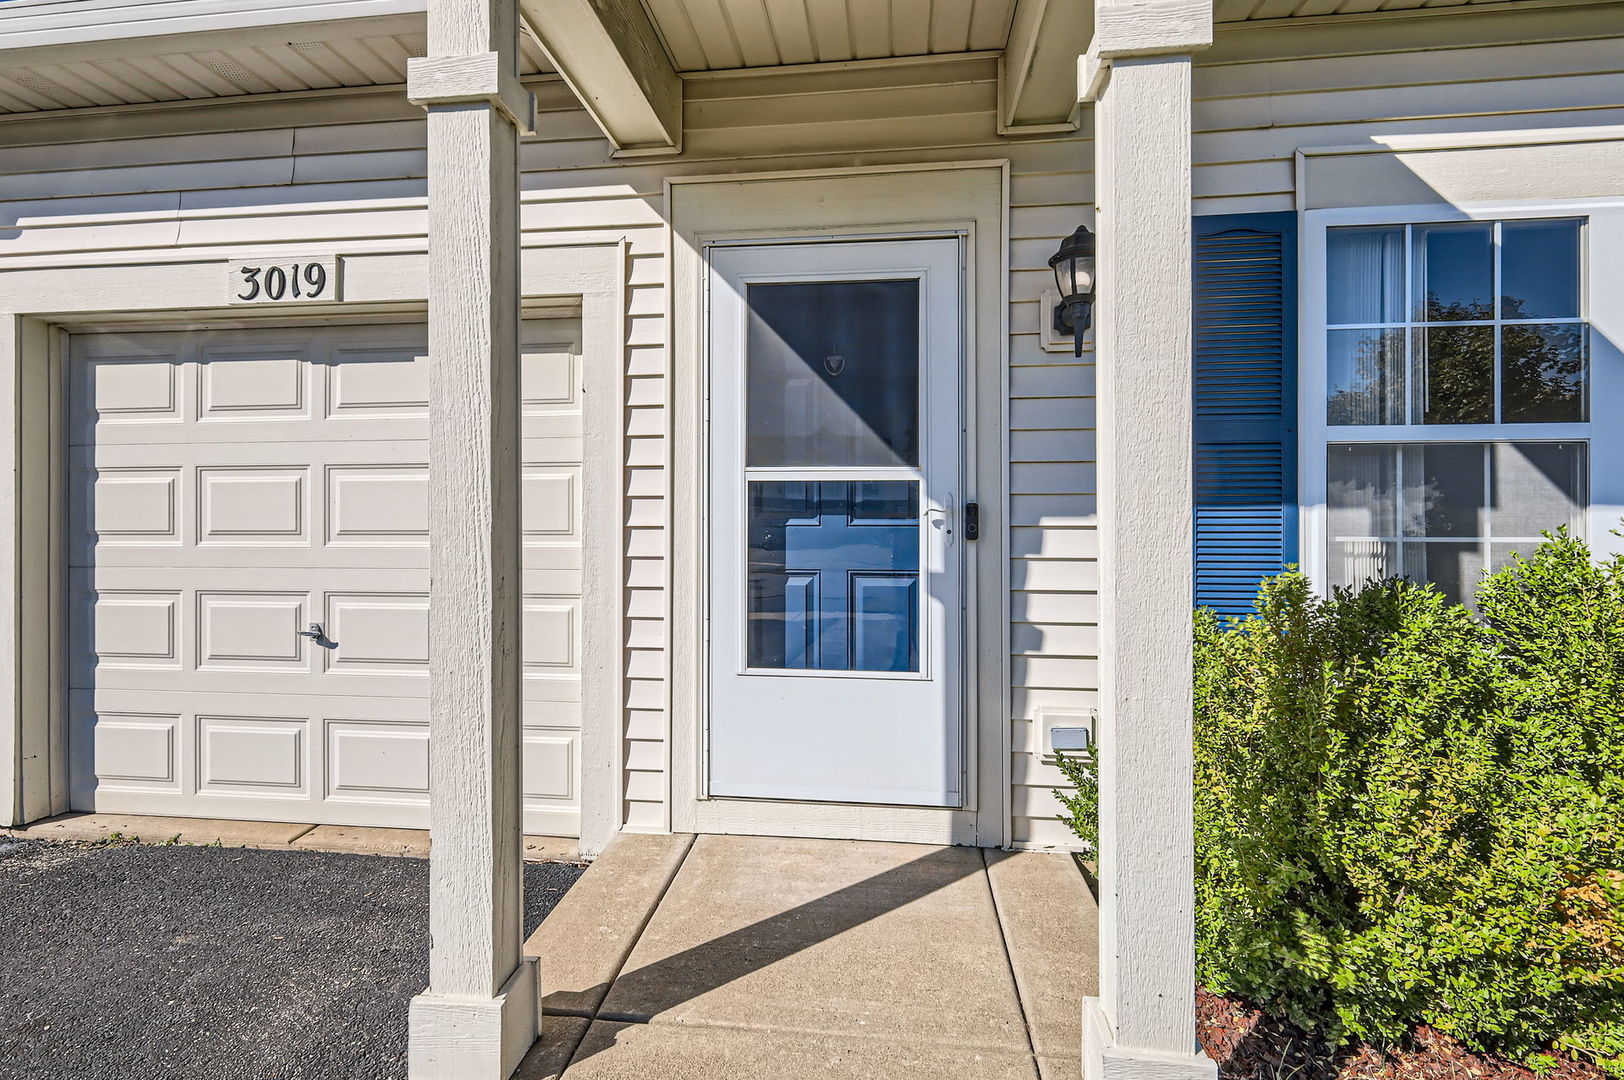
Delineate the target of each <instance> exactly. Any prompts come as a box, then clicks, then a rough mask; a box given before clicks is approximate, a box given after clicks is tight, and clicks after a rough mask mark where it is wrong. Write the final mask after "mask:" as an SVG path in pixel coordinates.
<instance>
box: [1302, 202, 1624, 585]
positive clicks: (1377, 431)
mask: <svg viewBox="0 0 1624 1080" xmlns="http://www.w3.org/2000/svg"><path fill="white" fill-rule="evenodd" d="M1555 217H1583V218H1587V219H1588V224H1587V226H1586V228H1585V231H1584V236H1583V243H1582V246H1581V249H1580V250H1581V256H1580V258H1581V267H1580V306H1579V310H1580V314H1581V316H1582V317H1583V318H1584V319H1585V321H1586V322H1587V323H1588V324H1589V326H1590V388H1589V395H1590V421H1589V422H1588V423H1563V424H1361V425H1340V424H1339V425H1336V426H1332V425H1330V424H1328V423H1327V422H1326V390H1327V383H1328V373H1327V357H1326V340H1327V335H1326V328H1327V324H1326V299H1325V293H1326V277H1327V267H1326V250H1325V249H1326V244H1325V239H1326V231H1327V230H1328V229H1332V228H1337V227H1341V226H1349V225H1420V224H1434V223H1444V222H1458V221H1510V220H1517V219H1528V218H1555ZM1300 224H1301V229H1300V236H1301V241H1300V248H1299V252H1298V254H1299V256H1300V264H1299V265H1300V267H1301V269H1300V272H1299V274H1298V285H1299V290H1298V296H1299V297H1300V300H1299V305H1300V307H1299V315H1300V319H1299V321H1298V349H1297V356H1298V372H1297V375H1298V378H1297V395H1298V396H1297V421H1298V426H1297V432H1298V436H1297V438H1298V445H1297V461H1298V470H1297V475H1298V492H1297V495H1298V507H1299V511H1298V513H1299V526H1300V530H1299V533H1298V535H1299V537H1300V538H1301V540H1300V543H1301V550H1300V551H1299V563H1300V566H1301V568H1302V570H1303V572H1304V573H1305V574H1307V575H1308V578H1309V580H1310V581H1311V582H1313V584H1314V587H1315V589H1316V590H1318V591H1319V592H1320V594H1321V595H1324V594H1325V593H1327V592H1328V591H1329V590H1328V588H1327V586H1326V570H1327V567H1326V562H1327V550H1328V547H1327V541H1328V537H1327V535H1326V507H1325V487H1326V447H1327V446H1328V445H1330V444H1333V443H1388V444H1390V443H1443V442H1556V441H1563V442H1567V441H1579V442H1585V443H1588V444H1589V453H1588V457H1587V468H1588V470H1589V476H1588V484H1587V492H1588V499H1589V502H1588V505H1587V506H1586V507H1585V509H1584V510H1583V512H1582V514H1581V515H1580V520H1581V523H1582V528H1581V533H1582V534H1583V535H1584V537H1585V539H1586V540H1587V541H1588V542H1589V543H1590V546H1591V550H1592V551H1593V552H1594V553H1595V555H1596V556H1597V557H1598V558H1601V557H1606V556H1609V555H1613V554H1618V553H1624V537H1621V536H1618V535H1616V532H1615V530H1619V531H1624V525H1621V524H1620V521H1621V519H1624V198H1612V199H1583V200H1579V199H1574V200H1556V201H1551V200H1541V201H1519V202H1508V203H1493V204H1487V203H1485V204H1465V205H1460V206H1451V205H1447V204H1419V205H1409V206H1379V207H1357V208H1347V209H1340V208H1339V209H1329V210H1309V211H1305V212H1303V213H1302V214H1301V215H1300ZM1409 257H1410V256H1409V255H1408V253H1406V258H1409ZM1408 302H1409V300H1408V298H1406V303H1408Z"/></svg>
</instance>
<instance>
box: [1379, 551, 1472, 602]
mask: <svg viewBox="0 0 1624 1080" xmlns="http://www.w3.org/2000/svg"><path fill="white" fill-rule="evenodd" d="M1400 558H1401V560H1402V562H1403V564H1404V565H1403V568H1402V569H1401V570H1400V571H1399V573H1398V574H1396V575H1395V576H1396V577H1407V578H1409V579H1410V580H1411V581H1430V582H1432V583H1433V584H1434V585H1436V586H1438V588H1439V589H1440V590H1441V591H1442V592H1443V594H1444V595H1445V596H1447V597H1449V599H1450V601H1451V602H1453V603H1456V604H1462V603H1466V602H1468V601H1470V600H1471V598H1472V593H1474V592H1475V591H1476V590H1477V585H1478V582H1480V581H1482V580H1483V571H1484V569H1485V560H1484V555H1483V545H1482V544H1479V543H1462V544H1418V543H1408V544H1405V545H1404V546H1403V551H1402V553H1401V555H1400Z"/></svg>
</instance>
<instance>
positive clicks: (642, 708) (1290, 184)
mask: <svg viewBox="0 0 1624 1080" xmlns="http://www.w3.org/2000/svg"><path fill="white" fill-rule="evenodd" d="M1400 24H1402V25H1400ZM1608 34H1618V29H1617V19H1616V17H1614V18H1611V19H1609V18H1607V17H1606V16H1605V15H1604V14H1603V15H1598V14H1596V12H1595V10H1594V9H1572V10H1568V9H1562V10H1557V11H1542V12H1537V13H1534V12H1530V13H1528V14H1526V15H1523V16H1521V17H1515V16H1513V15H1507V14H1484V15H1472V16H1458V15H1457V16H1438V17H1436V18H1426V19H1417V18H1406V19H1402V20H1398V19H1395V20H1390V21H1381V20H1377V21H1371V22H1357V23H1350V24H1348V25H1346V26H1335V27H1328V26H1324V25H1316V26H1307V27H1303V28H1289V29H1280V28H1271V29H1257V30H1251V29H1247V30H1231V31H1225V32H1224V33H1222V34H1220V37H1219V42H1218V44H1217V46H1216V47H1215V49H1214V50H1213V51H1212V53H1210V54H1208V55H1207V56H1205V57H1204V58H1203V60H1202V63H1201V65H1200V66H1199V67H1198V69H1197V82H1196V87H1197V94H1198V102H1197V106H1196V113H1197V115H1196V121H1197V122H1196V135H1195V157H1196V161H1197V175H1196V177H1195V190H1196V194H1197V199H1198V205H1197V210H1198V212H1203V213H1217V212H1228V211H1254V210H1279V209H1290V208H1292V206H1293V191H1294V175H1293V155H1294V153H1295V151H1296V150H1297V148H1299V147H1303V146H1343V145H1350V144H1357V143H1359V142H1361V141H1363V140H1368V139H1370V138H1372V137H1374V136H1385V135H1394V134H1405V133H1425V132H1464V131H1493V130H1500V129H1522V128H1535V127H1541V128H1542V127H1564V126H1566V127H1577V126H1586V125H1597V124H1607V123H1619V122H1621V120H1624V106H1621V105H1620V104H1619V103H1620V102H1624V35H1620V36H1619V37H1617V38H1613V37H1609V36H1608ZM536 89H537V92H538V95H539V97H540V98H541V104H542V109H543V113H542V120H541V130H542V134H541V135H540V136H538V137H535V138H530V139H526V140H525V143H524V146H523V151H522V160H523V168H524V200H525V206H524V213H523V227H524V230H525V239H526V242H527V243H531V244H542V243H556V242H569V241H580V240H620V239H624V240H625V241H626V243H627V250H628V256H627V259H626V265H625V281H626V286H627V288H626V292H625V298H626V300H625V303H626V309H625V313H624V346H625V347H624V350H623V352H622V356H621V362H622V363H623V364H624V371H623V373H622V374H623V388H624V393H625V408H624V450H625V465H626V467H625V475H624V477H623V485H624V487H623V491H622V494H623V506H624V512H625V514H626V518H627V526H628V527H627V529H626V532H625V535H624V537H623V538H622V541H621V543H622V549H621V551H622V574H623V584H624V590H625V591H624V596H625V610H624V643H625V646H626V656H625V670H624V671H623V672H621V673H620V674H621V676H622V678H623V680H624V682H623V686H624V699H625V713H624V716H623V718H622V722H623V729H622V736H623V739H622V742H623V758H624V760H623V763H622V764H623V767H624V774H623V775H624V780H623V793H622V794H623V799H624V805H623V807H622V811H623V814H624V818H625V821H626V822H627V824H628V825H630V826H631V827H633V828H644V829H660V828H664V827H666V825H667V823H668V821H669V809H668V807H667V799H668V792H669V790H670V779H669V769H670V768H671V763H670V760H669V751H668V748H667V733H668V728H669V721H668V708H669V696H670V691H669V685H670V680H669V660H668V657H669V645H670V638H671V630H670V627H669V625H668V612H669V607H670V605H669V603H668V595H669V584H670V582H669V571H668V568H667V561H666V555H667V551H668V547H669V539H668V531H667V524H668V519H669V514H668V505H667V500H668V494H667V493H668V492H669V490H670V486H671V483H670V477H669V476H668V473H667V469H668V465H669V462H670V461H671V459H672V456H673V448H672V447H671V446H670V445H669V441H668V431H669V427H670V424H669V417H668V409H667V402H668V401H669V398H670V394H671V387H670V386H669V385H668V370H669V357H668V355H667V347H666V338H667V328H666V318H667V315H666V312H667V306H668V282H667V260H666V254H665V231H664V224H663V214H664V209H665V208H664V205H663V184H664V181H665V179H666V178H667V177H670V176H675V175H682V174H711V173H719V172H735V171H736V172H763V171H774V170H784V169H809V168H823V167H848V166H851V165H853V164H863V165H869V164H892V163H906V162H928V161H954V160H963V159H967V158H1007V159H1008V160H1009V161H1010V162H1011V169H1010V210H1009V213H1010V218H1009V224H1010V251H1009V263H1010V276H1009V297H1010V308H1009V324H1010V337H1009V348H1008V365H1009V366H1008V380H1009V390H1010V393H1009V401H1008V419H1009V425H1008V446H1009V458H1010V459H1009V466H1008V478H1009V493H1008V505H1009V526H1010V528H1009V533H1008V540H1009V548H1010V559H1009V578H1010V589H1011V592H1010V597H1009V607H1010V616H1011V621H1010V628H1009V629H1010V634H1009V656H1008V670H1009V675H1010V684H1011V685H1010V687H1009V696H1008V703H1009V717H1008V718H1009V720H1010V721H1011V728H1010V732H1009V746H1010V750H1011V760H1010V771H1011V777H1012V789H1011V792H1010V796H1009V798H1010V806H1011V819H1010V821H1009V831H1010V836H1011V838H1012V839H1013V840H1014V841H1015V842H1016V843H1022V844H1050V843H1064V842H1066V840H1067V835H1066V834H1065V832H1064V830H1063V829H1062V828H1061V827H1060V826H1059V825H1058V823H1056V822H1055V821H1054V820H1053V813H1054V809H1055V808H1054V805H1053V800H1052V797H1051V795H1050V794H1049V789H1050V788H1051V787H1052V786H1053V785H1054V784H1055V783H1056V782H1058V780H1059V776H1058V774H1057V773H1056V772H1055V771H1054V770H1053V768H1052V766H1050V765H1048V764H1046V763H1045V762H1044V750H1045V747H1044V745H1043V742H1044V733H1043V731H1042V730H1040V725H1039V723H1038V721H1040V719H1041V716H1042V714H1044V713H1045V712H1048V713H1051V714H1053V713H1069V714H1077V713H1084V714H1086V713H1087V711H1088V710H1090V709H1091V708H1093V707H1094V705H1095V693H1094V690H1093V687H1094V686H1095V679H1096V675H1095V655H1096V651H1097V646H1096V627H1095V618H1096V617H1095V612H1096V610H1097V608H1096V599H1095V587H1096V583H1097V580H1096V563H1095V561H1094V559H1095V534H1094V528H1093V526H1094V515H1095V497H1094V467H1093V457H1094V401H1093V369H1092V365H1091V363H1090V362H1089V360H1090V357H1089V356H1087V355H1086V354H1085V356H1084V357H1083V360H1082V361H1081V362H1079V361H1076V360H1074V359H1073V358H1072V357H1071V356H1070V354H1069V353H1064V352H1048V351H1045V350H1044V349H1043V347H1042V340H1043V338H1042V334H1041V330H1042V324H1043V321H1044V320H1045V319H1046V318H1047V313H1046V312H1045V311H1044V310H1042V305H1041V304H1040V302H1039V299H1040V296H1041V294H1042V292H1043V290H1044V289H1045V288H1046V287H1048V283H1049V280H1050V279H1049V272H1048V269H1047V267H1046V265H1045V263H1046V260H1047V258H1048V256H1049V254H1050V253H1051V252H1052V251H1053V250H1054V248H1055V246H1056V243H1057V242H1058V239H1059V237H1060V236H1062V235H1064V234H1065V233H1067V232H1069V231H1070V230H1071V229H1072V228H1073V227H1075V225H1076V224H1077V223H1078V221H1080V220H1084V219H1085V218H1086V216H1087V213H1088V205H1087V204H1088V202H1089V200H1090V198H1091V186H1092V178H1091V176H1090V174H1089V172H1088V170H1087V166H1088V162H1089V160H1090V157H1091V154H1090V150H1089V145H1088V143H1087V141H1086V139H1084V138H1077V137H1073V138H1064V139H1062V138H1036V139H1033V138H1022V139H1002V138H1000V137H998V135H997V134H996V130H995V120H994V107H995V102H996V63H995V62H994V61H992V60H988V59H981V58H971V59H964V60H957V61H945V60H944V61H918V62H905V63H900V64H895V65H884V66H861V65H860V66H857V67H852V68H848V69H845V70H839V71H834V72H827V73H819V72H807V71H805V70H797V71H791V72H777V73H773V72H766V73H762V72H750V73H746V74H738V75H722V76H715V77H705V78H698V79H693V80H690V81H689V82H688V83H687V87H686V89H687V98H688V101H687V106H686V123H687V133H686V139H685V153H684V154H683V155H682V157H681V158H680V159H676V160H674V161H666V162H661V161H658V160H650V159H633V160H630V161H627V162H625V163H621V162H616V161H614V160H612V159H611V158H610V157H609V146H608V144H607V143H606V142H605V141H604V140H603V138H602V137H601V135H600V134H599V133H598V131H597V130H596V128H595V127H594V126H593V125H592V123H591V121H590V119H589V118H588V117H587V116H586V114H585V113H584V112H582V111H581V110H580V109H579V108H577V107H576V106H575V105H574V103H573V101H572V100H571V98H570V97H569V95H568V92H567V91H566V90H565V89H564V88H563V86H562V85H561V84H559V83H557V82H542V83H539V84H537V87H536ZM424 157H425V155H424V147H423V123H422V117H421V113H419V112H417V111H416V110H414V109H412V108H411V107H409V106H407V105H406V104H405V103H404V102H402V101H401V100H400V95H399V91H398V89H395V90H385V91H375V92H350V91H330V92H326V94H325V95H324V96H322V97H320V98H318V99H316V100H311V99H309V98H304V99H295V100H259V101H254V102H246V103H242V104H230V105H207V106H201V107H170V106H139V107H134V108H130V109H123V110H95V111H86V112H85V113H84V114H83V115H81V116H80V117H78V118H77V119H74V120H72V121H69V120H66V119H64V118H62V117H61V116H55V117H38V118H18V119H10V120H4V121H0V293H3V289H4V270H5V269H7V268H11V267H24V266H27V267H33V266H39V265H41V264H46V263H61V264H69V265H71V264H74V263H78V262H84V261H86V259H87V254H88V253H98V254H97V255H96V256H95V258H96V259H97V260H98V261H102V260H105V259H113V260H120V261H128V262H131V263H134V264H139V263H140V262H142V261H143V260H146V259H151V258H166V259H169V258H175V257H176V256H177V255H183V254H185V253H188V252H192V253H196V254H198V255H199V256H204V255H209V256H218V255H219V254H221V253H222V252H224V251H226V250H231V251H237V250H240V249H242V248H244V247H249V246H252V245H255V244H263V245H267V246H268V248H274V247H275V246H277V245H288V244H296V243H301V242H314V243H320V244H322V245H324V246H337V247H339V248H340V249H341V250H359V249H366V248H382V249H390V248H399V247H403V246H404V247H408V248H409V247H411V246H412V245H413V244H420V243H421V238H422V235H423V229H424V217H423V198H424V185H423V175H424ZM980 361H981V362H983V363H988V362H993V360H992V358H987V357H982V358H980ZM998 647H999V648H1002V643H999V645H998ZM987 802H988V804H989V805H995V802H994V801H993V800H987Z"/></svg>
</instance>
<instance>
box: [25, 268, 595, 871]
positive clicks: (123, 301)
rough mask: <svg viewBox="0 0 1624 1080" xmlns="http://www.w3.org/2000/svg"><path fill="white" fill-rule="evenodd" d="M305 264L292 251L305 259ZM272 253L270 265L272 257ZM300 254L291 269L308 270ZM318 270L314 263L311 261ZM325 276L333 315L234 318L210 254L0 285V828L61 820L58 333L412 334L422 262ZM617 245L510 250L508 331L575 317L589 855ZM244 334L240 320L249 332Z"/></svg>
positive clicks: (272, 312) (61, 340) (273, 313)
mask: <svg viewBox="0 0 1624 1080" xmlns="http://www.w3.org/2000/svg"><path fill="white" fill-rule="evenodd" d="M305 247H306V249H307V250H308V245H306V246H305ZM284 253H290V251H289V249H287V248H278V249H277V254H278V255H281V254H284ZM317 253H318V252H316V251H313V250H312V251H309V254H312V255H313V254H317ZM320 253H321V254H327V255H331V254H333V252H332V251H331V250H330V249H329V250H327V251H325V252H320ZM340 255H341V257H342V258H343V264H344V265H343V270H344V297H345V298H344V300H342V301H341V302H336V303H331V304H322V305H314V304H312V305H307V306H301V307H297V308H290V309H275V308H274V307H273V308H270V309H269V310H264V311H261V310H259V309H254V310H251V311H245V309H243V308H240V307H230V306H228V305H227V302H226V283H227V280H228V278H227V272H226V271H227V257H226V255H225V253H223V252H222V253H219V254H214V253H201V254H191V255H189V256H183V257H181V258H178V259H177V258H174V257H173V256H168V257H163V258H158V257H152V256H146V257H143V256H141V255H140V254H135V253H132V254H131V255H127V256H123V257H122V258H120V257H117V256H109V257H96V258H95V259H94V261H92V259H90V258H87V259H86V260H85V261H84V263H88V264H89V265H86V264H84V263H82V264H80V265H59V266H45V267H40V268H36V269H29V270H18V271H3V272H0V286H3V287H0V296H4V298H5V300H6V302H7V304H8V309H9V310H5V311H0V475H10V476H13V477H14V478H15V479H14V481H13V483H12V485H11V486H10V487H9V488H8V489H7V490H5V491H3V492H0V656H7V657H12V658H14V659H13V660H12V661H10V662H7V663H5V664H0V824H20V823H22V822H26V821H33V820H37V819H39V818H42V817H48V816H50V815H53V814H59V813H63V812H65V811H66V810H67V809H68V761H67V740H66V727H65V724H66V710H65V708H64V695H63V687H64V682H65V674H66V653H67V648H66V641H65V639H64V634H63V631H64V628H65V606H66V605H65V596H66V592H65V581H64V575H63V568H64V566H65V562H66V560H65V549H64V542H65V533H66V517H65V491H64V485H65V477H66V472H67V470H66V468H65V464H66V463H65V461H64V459H63V455H62V444H63V442H64V439H65V428H64V418H63V416H62V415H61V414H62V411H63V409H64V407H65V404H66V401H65V390H66V387H65V383H64V378H65V373H66V366H65V343H66V338H67V334H68V332H69V331H72V330H88V329H112V328H120V329H127V330H130V331H137V330H159V329H163V330H170V329H183V328H215V327H226V326H258V325H264V326H273V325H279V326H288V325H299V324H301V323H306V324H307V323H310V322H312V321H318V322H319V321H327V320H349V319H369V318H370V319H377V320H391V321H393V320H399V319H402V318H406V319H410V318H413V317H422V316H423V314H424V313H425V312H426V310H427V309H426V297H427V295H428V289H427V281H428V275H427V256H426V255H425V254H424V252H423V251H422V249H421V241H419V243H418V246H417V248H416V250H413V249H410V248H408V249H406V250H400V251H389V250H376V249H369V250H366V251H359V252H356V253H354V254H345V253H340ZM625 266H626V245H625V243H624V241H617V242H612V243H598V244H579V245H573V244H572V245H556V246H547V247H527V248H525V250H524V251H523V255H522V280H523V282H524V295H525V313H526V314H527V315H529V314H537V315H540V314H545V313H546V312H547V311H548V310H554V311H561V310H576V309H578V310H579V312H580V316H581V334H582V341H581V351H582V356H583V365H584V378H585V380H586V394H585V398H586V401H585V404H584V407H585V411H586V412H585V417H584V428H585V446H584V460H585V462H586V464H585V466H584V467H583V478H582V488H583V508H582V530H583V534H584V538H585V537H592V536H597V537H615V538H617V539H616V540H615V541H614V542H613V543H604V542H597V543H594V542H591V541H590V540H586V542H584V543H583V545H582V549H583V567H582V586H583V588H582V593H583V604H582V627H581V636H582V687H581V692H582V717H581V841H580V848H581V851H582V852H583V853H586V854H595V853H596V852H598V851H601V850H602V849H603V847H604V846H605V845H606V844H607V843H608V842H609V840H610V839H611V838H612V837H613V836H614V834H615V832H616V831H617V830H618V828H619V824H620V812H619V807H620V804H621V791H620V788H621V783H622V780H621V777H622V772H621V769H620V767H619V763H620V759H621V754H622V751H621V741H622V722H621V717H622V716H623V712H624V710H623V708H622V705H621V699H622V691H621V680H620V679H619V678H618V677H616V675H615V673H616V672H617V671H619V670H621V668H622V666H623V663H624V659H623V655H622V653H623V646H622V644H621V640H622V635H621V632H620V612H621V609H622V601H621V584H620V582H621V573H620V566H619V559H618V557H617V553H618V551H619V549H620V544H619V540H618V537H619V536H620V534H621V529H622V527H623V523H622V520H621V519H622V516H623V514H622V511H621V508H620V505H621V500H620V497H619V492H620V487H621V481H620V477H621V475H622V472H623V460H622V459H623V450H622V443H623V440H622V439H621V438H620V437H619V432H620V429H621V411H622V402H623V397H624V394H623V391H622V389H621V387H622V384H623V379H622V378H621V373H622V372H623V371H624V369H625V347H626V346H625V335H624V333H623V332H622V324H623V318H624V311H625V300H624V293H625ZM255 316H258V317H255Z"/></svg>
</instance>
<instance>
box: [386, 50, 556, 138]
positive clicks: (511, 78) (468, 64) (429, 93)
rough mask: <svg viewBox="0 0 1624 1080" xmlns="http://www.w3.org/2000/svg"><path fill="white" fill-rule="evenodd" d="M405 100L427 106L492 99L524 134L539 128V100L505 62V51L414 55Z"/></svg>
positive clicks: (533, 132) (532, 132) (490, 100)
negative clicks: (465, 54)
mask: <svg viewBox="0 0 1624 1080" xmlns="http://www.w3.org/2000/svg"><path fill="white" fill-rule="evenodd" d="M406 100H407V101H409V102H411V103H412V104H413V105H419V106H422V107H423V108H425V109H427V108H429V107H430V106H433V105H463V104H467V103H469V102H489V103H490V104H492V105H494V106H496V108H497V109H498V110H499V111H500V112H501V113H502V114H503V115H504V116H506V117H507V118H508V119H509V120H511V121H512V122H513V124H514V125H515V126H516V127H518V129H519V131H520V133H521V134H525V135H533V134H535V131H536V99H535V95H533V94H531V93H530V92H529V91H528V90H526V89H525V88H524V87H523V86H522V85H521V84H520V83H519V77H518V76H517V75H516V74H514V73H513V72H512V71H511V70H509V69H508V68H507V66H506V65H505V64H503V62H502V54H501V53H495V52H487V53H474V54H473V55H471V56H414V57H412V58H411V59H409V60H407V61H406Z"/></svg>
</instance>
